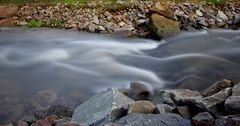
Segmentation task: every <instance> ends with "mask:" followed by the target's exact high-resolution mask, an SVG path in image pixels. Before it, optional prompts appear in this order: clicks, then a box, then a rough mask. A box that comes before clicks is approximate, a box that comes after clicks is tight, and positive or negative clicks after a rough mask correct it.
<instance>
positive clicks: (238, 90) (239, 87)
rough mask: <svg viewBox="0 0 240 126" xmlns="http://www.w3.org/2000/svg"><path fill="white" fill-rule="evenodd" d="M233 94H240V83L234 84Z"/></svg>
mask: <svg viewBox="0 0 240 126" xmlns="http://www.w3.org/2000/svg"><path fill="white" fill-rule="evenodd" d="M232 95H233V96H240V83H238V84H236V85H234V87H233V89H232Z"/></svg>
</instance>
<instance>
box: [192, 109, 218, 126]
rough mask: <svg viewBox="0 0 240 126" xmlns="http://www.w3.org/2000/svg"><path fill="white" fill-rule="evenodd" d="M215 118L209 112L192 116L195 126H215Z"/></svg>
mask: <svg viewBox="0 0 240 126" xmlns="http://www.w3.org/2000/svg"><path fill="white" fill-rule="evenodd" d="M214 123H215V119H214V118H213V117H212V116H211V115H210V114H209V113H208V112H203V113H199V114H197V115H195V116H194V117H193V118H192V125H193V126H214Z"/></svg>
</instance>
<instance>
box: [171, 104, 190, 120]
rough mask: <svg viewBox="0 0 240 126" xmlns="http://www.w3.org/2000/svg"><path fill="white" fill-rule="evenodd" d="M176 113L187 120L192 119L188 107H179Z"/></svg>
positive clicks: (175, 110)
mask: <svg viewBox="0 0 240 126" xmlns="http://www.w3.org/2000/svg"><path fill="white" fill-rule="evenodd" d="M173 112H174V113H177V114H179V115H181V116H182V117H183V118H185V119H191V118H192V116H191V113H190V110H189V107H188V106H177V107H176V108H175V109H174V110H173Z"/></svg>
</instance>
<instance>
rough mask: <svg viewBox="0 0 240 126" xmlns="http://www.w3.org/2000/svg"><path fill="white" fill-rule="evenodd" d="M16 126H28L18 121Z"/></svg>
mask: <svg viewBox="0 0 240 126" xmlns="http://www.w3.org/2000/svg"><path fill="white" fill-rule="evenodd" d="M17 126H28V123H27V122H25V121H18V123H17Z"/></svg>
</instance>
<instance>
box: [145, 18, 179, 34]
mask: <svg viewBox="0 0 240 126" xmlns="http://www.w3.org/2000/svg"><path fill="white" fill-rule="evenodd" d="M149 23H150V29H151V31H152V32H153V33H154V34H156V35H157V36H159V37H160V38H163V37H168V36H171V35H173V34H176V33H178V32H179V31H180V29H179V24H178V22H177V21H174V20H171V19H168V18H165V17H163V16H161V15H158V14H152V15H151V16H150V21H149Z"/></svg>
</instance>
